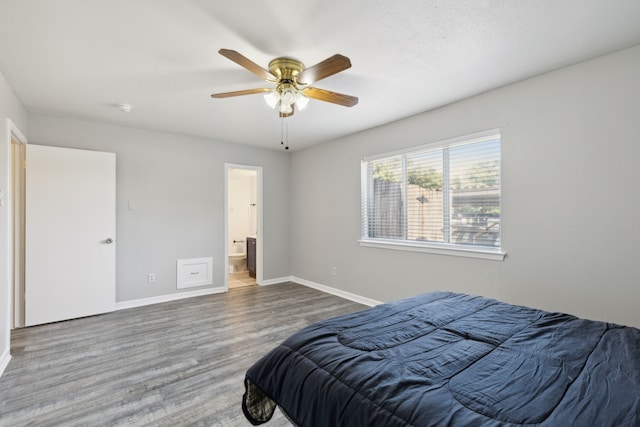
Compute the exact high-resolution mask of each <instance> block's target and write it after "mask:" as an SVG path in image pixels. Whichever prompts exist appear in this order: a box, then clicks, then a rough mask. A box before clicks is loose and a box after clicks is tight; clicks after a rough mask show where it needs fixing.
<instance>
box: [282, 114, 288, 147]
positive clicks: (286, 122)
mask: <svg viewBox="0 0 640 427" xmlns="http://www.w3.org/2000/svg"><path fill="white" fill-rule="evenodd" d="M282 120H284V126H285V139H286V141H287V143H286V145H285V146H284V149H285V150H288V149H289V122H288V121H287V119H286V118H284V119H282Z"/></svg>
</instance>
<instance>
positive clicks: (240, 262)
mask: <svg viewBox="0 0 640 427" xmlns="http://www.w3.org/2000/svg"><path fill="white" fill-rule="evenodd" d="M246 260H247V252H246V250H245V248H244V241H243V240H234V241H233V243H232V244H231V247H230V248H229V273H231V274H233V273H243V272H245V271H247V261H246Z"/></svg>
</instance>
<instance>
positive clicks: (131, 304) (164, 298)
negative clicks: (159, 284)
mask: <svg viewBox="0 0 640 427" xmlns="http://www.w3.org/2000/svg"><path fill="white" fill-rule="evenodd" d="M226 291H227V288H225V287H217V288H209V289H200V290H197V291H190V292H179V293H176V294H169V295H160V296H157V297H151V298H142V299H135V300H130V301H121V302H116V310H125V309H127V308H135V307H142V306H145V305H151V304H158V303H161V302H169V301H176V300H179V299H185V298H192V297H200V296H203V295H211V294H219V293H222V292H226Z"/></svg>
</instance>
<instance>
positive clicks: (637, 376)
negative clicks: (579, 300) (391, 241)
mask: <svg viewBox="0 0 640 427" xmlns="http://www.w3.org/2000/svg"><path fill="white" fill-rule="evenodd" d="M245 387H246V393H245V396H244V398H243V410H244V413H245V415H246V416H247V418H248V419H249V421H251V422H252V423H253V424H261V423H263V422H266V421H268V420H269V419H270V418H271V415H272V413H273V410H274V409H275V405H276V404H277V405H279V406H280V408H281V409H282V411H283V412H284V413H285V414H286V416H287V417H288V418H289V419H290V420H291V421H292V422H293V423H294V424H296V425H299V426H331V427H335V426H349V427H357V426H385V427H386V426H407V425H412V426H515V425H540V426H640V330H638V329H635V328H631V327H625V326H619V325H614V324H609V323H603V322H596V321H591V320H584V319H579V318H576V317H574V316H571V315H567V314H560V313H548V312H545V311H540V310H534V309H531V308H527V307H521V306H514V305H510V304H506V303H502V302H499V301H496V300H492V299H488V298H483V297H477V296H469V295H463V294H455V293H450V292H435V293H429V294H425V295H421V296H418V297H415V298H411V299H406V300H401V301H397V302H394V303H389V304H383V305H380V306H377V307H374V308H371V309H368V310H365V311H362V312H358V313H354V314H350V315H346V316H341V317H337V318H334V319H330V320H326V321H323V322H319V323H316V324H314V325H311V326H309V327H306V328H304V329H302V330H300V331H299V332H297V333H296V334H294V335H292V336H291V337H290V338H288V339H287V340H286V341H284V342H283V343H282V344H281V345H279V346H278V347H276V348H275V349H273V350H272V351H271V352H270V353H268V354H267V355H265V356H264V357H263V358H262V359H261V360H259V361H258V362H257V363H256V364H255V365H254V366H252V367H251V368H250V369H249V370H248V371H247V374H246V379H245Z"/></svg>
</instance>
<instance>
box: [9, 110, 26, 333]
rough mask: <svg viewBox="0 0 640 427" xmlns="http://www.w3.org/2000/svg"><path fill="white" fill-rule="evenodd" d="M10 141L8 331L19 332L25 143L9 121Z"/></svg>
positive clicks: (22, 315) (21, 320)
mask: <svg viewBox="0 0 640 427" xmlns="http://www.w3.org/2000/svg"><path fill="white" fill-rule="evenodd" d="M8 127H9V133H10V137H11V146H10V150H11V151H10V154H11V157H10V158H11V161H10V163H9V167H10V172H9V176H10V184H9V197H8V201H9V215H10V220H9V221H10V224H11V249H10V251H9V257H10V259H9V277H10V284H11V285H10V288H11V295H12V298H11V311H12V316H11V323H12V325H11V326H12V328H20V327H23V326H24V324H25V320H24V319H25V312H24V305H25V304H24V298H25V281H24V277H25V273H24V272H25V261H24V260H25V251H24V249H25V245H24V241H25V220H24V218H25V152H26V150H25V147H26V144H27V139H26V138H25V136H24V135H23V134H22V132H21V131H20V130H19V129H18V127H17V126H15V125H14V124H13V122H11V121H10V120H9V121H8Z"/></svg>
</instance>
